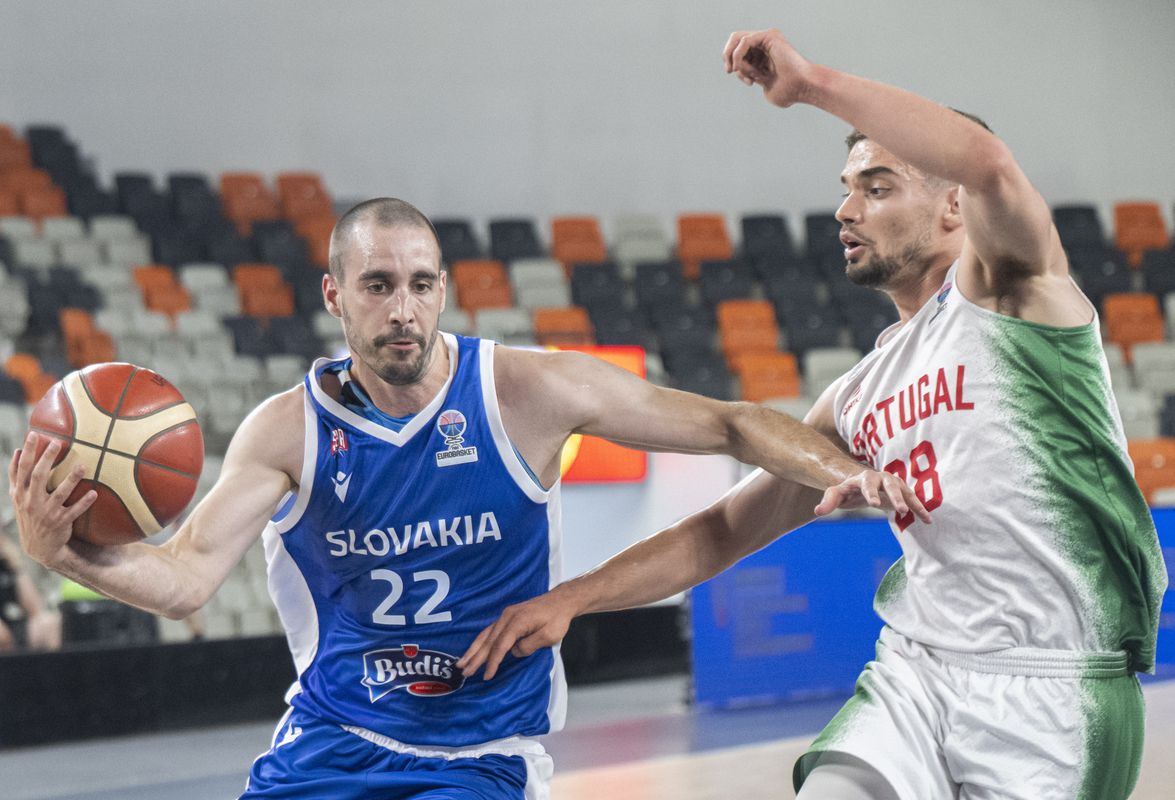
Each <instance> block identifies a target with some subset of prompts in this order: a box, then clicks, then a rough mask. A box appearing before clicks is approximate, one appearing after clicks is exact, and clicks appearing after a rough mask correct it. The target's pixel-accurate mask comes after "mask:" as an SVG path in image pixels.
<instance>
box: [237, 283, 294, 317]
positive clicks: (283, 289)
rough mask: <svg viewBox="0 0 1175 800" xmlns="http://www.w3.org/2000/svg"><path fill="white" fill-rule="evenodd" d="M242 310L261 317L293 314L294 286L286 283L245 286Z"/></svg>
mask: <svg viewBox="0 0 1175 800" xmlns="http://www.w3.org/2000/svg"><path fill="white" fill-rule="evenodd" d="M241 311H242V312H243V313H244V314H246V315H247V316H250V317H258V318H261V319H268V318H270V317H288V316H291V315H292V314H293V313H294V287H292V286H289V285H287V284H285V283H281V284H278V285H250V286H246V287H243V288H242V289H241Z"/></svg>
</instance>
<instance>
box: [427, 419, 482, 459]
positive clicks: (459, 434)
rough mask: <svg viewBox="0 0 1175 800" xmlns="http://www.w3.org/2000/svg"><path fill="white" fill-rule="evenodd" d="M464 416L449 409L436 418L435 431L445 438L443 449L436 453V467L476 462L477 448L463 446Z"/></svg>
mask: <svg viewBox="0 0 1175 800" xmlns="http://www.w3.org/2000/svg"><path fill="white" fill-rule="evenodd" d="M465 427H466V421H465V415H464V414H462V413H461V412H460V411H455V410H453V409H449V410H448V411H442V412H441V415H440V416H439V417H437V431H438V432H439V433H440V434H441V436H443V437H445V449H444V450H438V451H437V466H438V467H451V466H453V465H455V464H468V463H469V462H470V461H477V448H476V447H466V446H465Z"/></svg>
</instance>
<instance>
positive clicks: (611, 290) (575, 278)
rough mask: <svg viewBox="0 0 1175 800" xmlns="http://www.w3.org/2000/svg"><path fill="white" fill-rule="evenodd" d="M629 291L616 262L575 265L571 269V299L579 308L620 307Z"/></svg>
mask: <svg viewBox="0 0 1175 800" xmlns="http://www.w3.org/2000/svg"><path fill="white" fill-rule="evenodd" d="M627 290H628V287H627V285H626V284H625V283H624V281H623V280H622V279H621V278H620V270H619V268H618V267H617V266H616V263H615V262H612V261H601V262H599V263H595V264H575V265H573V266H572V268H571V299H572V301H573V302H574V303H575V305H577V306H583V307H584V308H587V309H594V308H596V307H597V306H600V305H620V304H622V303H623V301H624V298H625V294H626V293H627Z"/></svg>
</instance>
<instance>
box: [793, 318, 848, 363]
mask: <svg viewBox="0 0 1175 800" xmlns="http://www.w3.org/2000/svg"><path fill="white" fill-rule="evenodd" d="M783 325H784V332H785V334H786V338H787V349H788V350H790V351H792V352H793V353H795V354H796V355H797V356H801V357H802V356H803V354H804V353H806V352H808V351H809V350H811V349H812V348H814V347H840V346H842V340H841V320H840V316H839V315H838V314H836V312H834V311H832V310H831V309H827V308H819V307H813V308H809V309H803V310H799V311H796V312H795V313H792V314H791V315H789V316H788V317H786V318H785V319H784V320H783Z"/></svg>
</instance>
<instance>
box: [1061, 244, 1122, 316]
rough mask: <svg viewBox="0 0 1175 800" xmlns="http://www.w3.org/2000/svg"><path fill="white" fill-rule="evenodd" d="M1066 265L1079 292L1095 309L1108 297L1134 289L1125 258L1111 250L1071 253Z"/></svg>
mask: <svg viewBox="0 0 1175 800" xmlns="http://www.w3.org/2000/svg"><path fill="white" fill-rule="evenodd" d="M1069 265H1070V268H1071V270H1072V272H1073V274H1074V275H1075V277H1076V278H1077V281H1078V283H1079V284H1080V285H1081V290H1082V291H1083V292H1085V295H1086V297H1088V298H1089V300H1090V302H1092V303H1093V304H1094V305H1095V306H1098V307H1100V306H1101V304H1102V299H1103V298H1104V297H1105V296H1106V295H1108V294H1114V293H1118V292H1130V291H1133V290H1134V275H1133V270H1131V269H1130V266H1129V265H1128V264H1127V263H1126V256H1125V255H1123V254H1122V253H1120V252H1119V251H1117V250H1115V249H1113V248H1112V247H1102V248H1085V249H1080V250H1077V249H1074V250H1071V251H1069Z"/></svg>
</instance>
